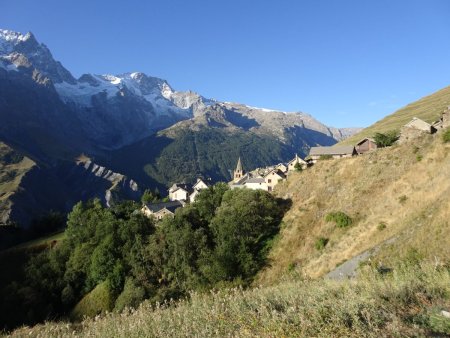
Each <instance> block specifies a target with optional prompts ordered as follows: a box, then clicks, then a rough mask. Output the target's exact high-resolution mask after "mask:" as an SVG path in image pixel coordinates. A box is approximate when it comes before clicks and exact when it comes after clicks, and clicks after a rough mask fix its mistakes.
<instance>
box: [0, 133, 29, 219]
mask: <svg viewBox="0 0 450 338" xmlns="http://www.w3.org/2000/svg"><path fill="white" fill-rule="evenodd" d="M9 151H11V148H10V147H9V146H7V145H6V144H5V143H3V142H0V155H2V154H5V153H8V152H9ZM35 165H36V164H35V162H33V161H32V160H31V159H29V158H28V157H24V158H23V160H22V161H20V162H18V163H14V164H8V165H5V164H2V163H0V216H1V213H2V212H7V210H8V209H9V207H10V203H11V202H10V201H9V198H10V197H11V195H13V194H14V193H15V192H16V191H17V189H18V187H19V185H20V182H21V180H22V178H23V177H24V175H25V174H26V173H27V172H28V171H30V170H31V169H32V168H33V167H34V166H35Z"/></svg>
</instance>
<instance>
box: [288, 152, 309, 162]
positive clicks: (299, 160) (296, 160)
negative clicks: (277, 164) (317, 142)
mask: <svg viewBox="0 0 450 338" xmlns="http://www.w3.org/2000/svg"><path fill="white" fill-rule="evenodd" d="M292 162H300V163H306V161H305V160H303V159H302V158H301V157H300V156H298V155H297V154H295V157H294V158H293V159H292V160H290V161H289V162H288V164H291V163H292Z"/></svg>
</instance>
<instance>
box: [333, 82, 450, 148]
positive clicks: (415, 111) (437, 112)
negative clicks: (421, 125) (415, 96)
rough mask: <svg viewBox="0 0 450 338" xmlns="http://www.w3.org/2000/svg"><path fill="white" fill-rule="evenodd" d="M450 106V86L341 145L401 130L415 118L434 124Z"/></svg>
mask: <svg viewBox="0 0 450 338" xmlns="http://www.w3.org/2000/svg"><path fill="white" fill-rule="evenodd" d="M449 105H450V86H449V87H445V88H444V89H441V90H439V91H437V92H436V93H433V94H431V95H428V96H425V97H423V98H421V99H420V100H418V101H416V102H413V103H411V104H408V105H407V106H405V107H403V108H401V109H399V110H397V111H396V112H394V113H393V114H391V115H388V116H386V117H385V118H384V119H382V120H380V121H378V122H376V123H375V124H373V125H371V126H370V127H368V128H365V129H363V130H362V131H361V132H359V133H357V134H355V135H353V136H352V137H349V138H348V139H346V140H344V141H342V142H340V143H339V144H341V145H351V144H355V143H356V142H358V141H359V140H361V139H362V138H364V137H372V136H373V135H374V134H375V133H377V132H380V133H382V132H386V131H389V130H394V129H400V128H401V127H402V126H403V125H405V124H406V123H408V122H409V121H410V120H411V119H412V118H413V117H418V118H421V119H422V120H424V121H426V122H429V123H431V122H434V121H436V120H437V119H439V117H440V116H441V113H442V112H443V111H444V110H445V108H447V107H448V106H449Z"/></svg>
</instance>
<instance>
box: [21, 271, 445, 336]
mask: <svg viewBox="0 0 450 338" xmlns="http://www.w3.org/2000/svg"><path fill="white" fill-rule="evenodd" d="M449 295H450V273H449V271H448V270H444V269H443V270H438V271H436V270H435V269H434V268H433V267H430V266H424V267H409V268H406V269H399V271H395V272H394V273H393V274H392V275H390V276H382V275H380V274H377V273H376V272H369V273H367V275H365V276H364V277H362V278H359V279H358V280H356V281H345V282H335V281H323V280H319V281H305V280H303V281H302V280H300V281H293V282H285V283H283V284H280V285H277V286H275V287H267V288H261V289H260V288H257V289H253V290H248V291H242V290H239V289H234V290H228V291H226V290H225V291H221V292H218V293H212V294H192V296H191V299H190V300H187V301H182V302H178V303H176V304H163V305H156V306H152V305H151V304H149V303H144V304H143V306H141V307H140V308H139V309H138V310H136V311H134V310H131V311H126V312H124V313H122V314H120V315H119V314H117V313H110V314H107V315H106V316H104V317H101V318H98V317H97V318H95V319H94V318H93V319H86V320H85V321H83V322H82V323H81V324H70V323H65V322H60V323H46V324H43V325H38V326H36V327H33V328H27V327H25V328H21V329H18V330H16V331H15V332H13V334H12V336H13V337H30V336H32V337H67V336H72V337H130V338H131V337H327V338H328V337H446V336H447V335H448V334H450V324H449V322H448V321H449V319H447V318H445V317H444V316H442V314H441V312H440V311H441V310H440V309H441V308H446V307H448V306H450V297H449ZM168 305H170V306H168Z"/></svg>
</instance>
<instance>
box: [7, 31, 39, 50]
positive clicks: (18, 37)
mask: <svg viewBox="0 0 450 338" xmlns="http://www.w3.org/2000/svg"><path fill="white" fill-rule="evenodd" d="M30 37H31V33H27V34H25V35H24V34H21V33H18V32H13V31H10V30H7V29H0V53H11V52H12V51H13V50H14V46H15V45H17V44H18V43H19V42H22V41H26V40H28V39H29V38H30Z"/></svg>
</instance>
